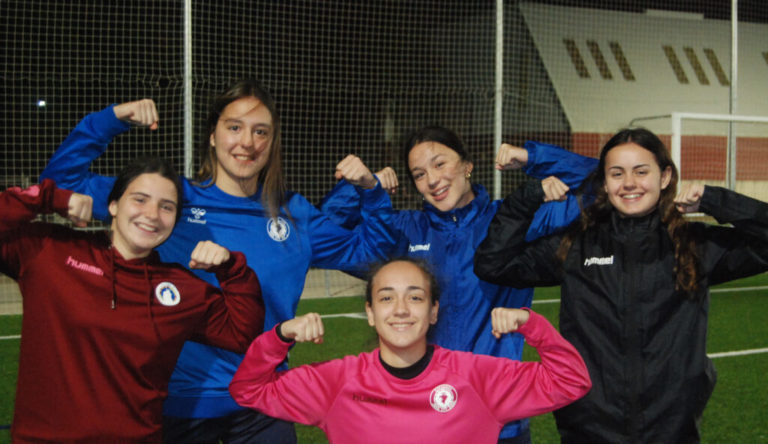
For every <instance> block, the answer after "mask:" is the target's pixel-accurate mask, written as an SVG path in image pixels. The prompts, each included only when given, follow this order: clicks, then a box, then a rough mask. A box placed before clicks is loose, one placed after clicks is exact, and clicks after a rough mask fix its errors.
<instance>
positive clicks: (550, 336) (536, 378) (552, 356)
mask: <svg viewBox="0 0 768 444" xmlns="http://www.w3.org/2000/svg"><path fill="white" fill-rule="evenodd" d="M518 332H519V333H521V334H523V335H524V336H525V341H526V343H528V344H529V345H531V346H533V347H535V348H536V350H537V351H538V352H539V356H540V357H541V362H531V361H528V362H520V361H515V360H511V359H506V358H496V357H490V358H487V357H485V356H483V357H478V358H480V359H479V360H478V361H479V363H481V365H482V367H480V366H478V368H477V371H474V372H472V373H471V374H472V376H473V385H475V387H477V388H478V390H479V391H480V392H481V393H482V394H483V397H484V398H485V399H486V401H487V403H488V406H489V408H490V409H491V411H492V412H493V414H494V415H495V416H496V417H497V418H498V419H499V420H500V422H502V423H507V422H510V421H513V420H517V419H521V418H528V417H531V416H536V415H540V414H542V413H546V412H550V411H552V410H555V409H558V408H561V407H564V406H566V405H568V404H570V403H572V402H573V401H575V400H577V399H579V398H581V397H583V396H584V395H586V394H587V392H589V390H590V388H592V382H591V380H590V378H589V372H588V371H587V366H586V364H585V363H584V360H583V359H582V358H581V355H579V352H578V351H576V349H575V348H574V347H573V345H571V344H570V343H569V342H568V341H566V340H565V339H564V338H563V337H562V336H560V333H558V332H557V330H555V328H554V327H553V326H552V325H551V324H550V323H549V322H548V321H547V320H546V318H544V317H543V316H541V315H539V314H537V313H534V312H531V316H530V318H529V319H528V322H526V323H525V325H523V326H522V327H520V329H519V330H518Z"/></svg>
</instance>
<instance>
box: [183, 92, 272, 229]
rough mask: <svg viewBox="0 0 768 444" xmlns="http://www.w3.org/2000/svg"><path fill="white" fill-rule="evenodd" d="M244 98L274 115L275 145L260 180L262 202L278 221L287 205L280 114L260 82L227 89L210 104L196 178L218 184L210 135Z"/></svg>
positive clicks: (215, 161)
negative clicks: (225, 113) (227, 111)
mask: <svg viewBox="0 0 768 444" xmlns="http://www.w3.org/2000/svg"><path fill="white" fill-rule="evenodd" d="M244 97H254V98H256V99H258V100H259V101H260V102H261V103H263V104H264V106H266V107H267V109H268V110H269V113H270V114H271V115H272V142H271V146H270V150H269V159H268V160H267V163H266V164H265V165H264V168H262V170H261V171H260V172H259V175H258V177H257V179H256V180H257V181H258V184H259V185H260V186H261V201H262V204H263V205H264V208H266V209H267V210H268V211H269V214H270V216H271V217H273V218H274V217H277V215H278V214H279V211H280V207H282V206H284V205H285V193H286V189H287V188H286V184H285V178H284V176H283V164H282V162H283V161H282V146H281V142H280V140H281V130H280V114H278V112H277V106H276V105H275V101H274V100H273V99H272V95H271V94H270V93H269V92H268V91H267V89H266V88H264V87H263V86H262V85H261V83H259V81H258V80H255V79H243V80H240V81H238V82H236V83H234V84H233V85H232V86H230V87H229V88H227V90H226V91H224V92H222V93H221V94H219V95H218V96H217V97H216V98H215V99H214V100H213V103H212V104H211V107H210V109H209V111H208V116H207V117H206V119H205V132H204V133H203V134H202V135H201V137H200V143H199V145H198V151H199V153H200V169H199V170H198V172H197V175H196V177H195V179H196V181H197V182H198V184H202V183H203V182H206V181H209V180H210V183H209V184H206V185H207V186H210V185H212V184H213V183H215V182H216V166H217V165H218V158H217V157H216V148H214V147H213V146H211V134H213V132H214V131H215V130H216V125H217V124H218V122H219V117H221V113H222V112H223V111H224V108H226V107H227V105H229V104H230V103H232V102H234V101H235V100H238V99H242V98H244Z"/></svg>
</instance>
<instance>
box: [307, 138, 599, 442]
mask: <svg viewBox="0 0 768 444" xmlns="http://www.w3.org/2000/svg"><path fill="white" fill-rule="evenodd" d="M403 148H404V150H403V157H404V159H403V160H404V161H405V164H406V165H408V168H409V173H410V174H409V175H410V176H411V178H412V179H413V183H414V184H415V185H416V187H417V189H418V191H419V192H420V193H421V194H422V196H423V197H424V206H423V209H422V210H401V211H389V212H388V214H386V215H385V216H383V217H384V219H385V220H386V222H387V224H388V225H389V226H390V228H391V229H392V230H393V235H394V236H395V238H396V242H397V247H396V251H394V252H393V254H394V255H400V256H406V255H407V256H410V257H414V258H421V259H424V260H426V261H427V262H428V263H430V265H431V266H432V267H433V270H434V272H435V274H436V276H437V278H438V283H439V285H440V288H441V289H442V298H441V301H440V316H439V317H438V322H437V324H436V326H435V328H434V329H433V330H432V333H431V337H430V341H431V343H434V344H437V345H440V346H442V347H445V348H449V349H452V350H462V351H471V352H473V353H479V354H485V355H491V356H503V357H507V358H511V359H517V360H520V359H521V358H522V353H523V337H522V336H520V335H506V336H504V337H502V338H501V339H500V340H496V339H495V338H494V337H493V336H492V335H489V334H488V332H489V331H491V318H490V312H491V310H492V309H493V307H515V308H519V307H530V305H531V299H532V296H533V289H530V288H528V289H515V288H511V287H506V286H500V285H494V284H491V283H488V282H484V281H481V280H480V279H479V278H478V277H477V276H475V274H474V272H473V271H472V268H473V265H472V262H473V257H474V254H475V249H476V248H477V246H478V245H479V244H480V242H481V241H482V240H483V239H484V238H485V236H486V233H487V231H488V225H489V224H490V222H491V219H492V218H493V216H494V215H495V214H496V210H497V209H498V208H499V205H500V204H501V201H500V200H497V201H493V200H491V199H490V197H489V196H488V193H487V192H486V190H485V188H484V187H483V186H482V185H479V184H471V183H470V181H469V178H470V176H471V171H472V167H473V165H472V162H471V161H470V160H469V159H468V154H467V152H466V150H465V148H464V144H463V142H462V141H461V139H460V138H459V137H458V136H457V135H456V134H455V133H454V132H452V131H450V130H448V129H446V128H442V127H425V128H422V129H420V130H417V131H416V132H414V133H413V134H411V135H410V136H408V137H407V138H406V142H405V145H404V147H403ZM504 149H513V148H512V147H511V146H508V145H506V144H505V145H504V146H502V153H503V152H504ZM517 150H519V151H522V150H520V149H519V148H517ZM525 154H527V155H526V156H524V157H527V164H525V172H526V173H527V174H529V175H532V176H534V177H539V178H543V177H546V176H550V175H557V176H559V175H563V176H564V178H565V179H564V182H565V183H566V184H567V185H569V186H570V187H571V188H574V187H575V186H577V185H578V184H579V183H580V182H581V181H582V180H583V179H584V178H585V177H586V175H587V174H589V173H590V172H591V171H592V170H593V169H594V168H595V166H596V165H597V160H596V159H592V158H587V157H582V156H579V155H577V154H573V153H569V152H566V154H565V155H564V154H563V150H562V149H561V148H557V147H553V146H551V145H546V144H541V143H535V142H528V143H526V144H525ZM501 156H502V154H500V158H501ZM518 160H519V159H518ZM507 163H508V162H507V161H506V160H505V161H502V165H503V164H507ZM523 163H525V160H524V159H523ZM502 165H499V166H498V167H501V166H502ZM321 209H322V210H323V212H325V213H326V214H328V215H329V217H331V218H332V219H334V220H335V221H336V222H338V223H340V224H342V225H344V226H347V227H352V226H354V225H355V224H356V223H357V222H358V221H359V216H358V215H359V209H360V198H359V194H358V193H357V192H356V191H355V187H353V186H352V185H351V184H349V183H348V182H347V181H345V180H342V181H340V182H339V183H338V184H337V185H336V187H335V188H334V189H333V190H332V191H331V192H330V193H329V194H328V195H327V196H326V197H325V199H324V200H323V202H322V203H321ZM578 215H579V207H578V203H577V202H576V200H575V198H573V197H571V196H570V195H569V197H568V200H566V201H565V202H552V203H549V204H546V205H544V206H543V207H542V209H541V210H540V211H539V212H538V213H537V214H536V221H534V223H532V224H531V229H530V230H529V232H528V239H530V240H533V239H536V238H538V237H540V236H542V235H545V234H548V233H551V232H553V231H554V230H556V229H558V228H562V227H566V226H567V225H568V224H569V223H570V222H571V221H573V220H574V219H575V218H576V217H577V216H578ZM500 438H501V439H510V438H516V440H515V441H509V442H526V441H528V440H529V438H528V423H527V420H525V421H519V422H515V423H512V424H508V425H507V426H506V427H505V428H504V430H502V433H501V435H500Z"/></svg>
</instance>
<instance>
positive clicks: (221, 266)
mask: <svg viewBox="0 0 768 444" xmlns="http://www.w3.org/2000/svg"><path fill="white" fill-rule="evenodd" d="M189 266H190V268H197V269H203V270H208V271H210V272H213V273H215V274H216V279H218V280H219V285H220V286H221V288H220V289H219V288H216V287H214V286H212V285H209V284H207V283H205V282H204V281H202V280H200V285H203V286H205V288H206V291H207V292H208V293H209V295H208V298H207V299H208V300H210V301H211V305H210V307H209V308H208V312H207V316H206V319H205V322H204V324H203V325H202V326H201V327H200V328H199V330H198V331H197V332H196V334H195V337H194V340H196V341H198V342H204V343H206V344H210V345H214V346H217V347H221V348H225V349H228V350H232V351H236V352H238V353H242V352H244V351H245V350H246V349H247V348H248V345H249V344H250V343H251V341H252V340H253V338H255V337H256V335H258V334H259V333H261V332H262V331H263V330H264V300H263V299H262V296H261V285H260V284H259V279H258V277H257V276H256V273H255V272H254V271H253V270H252V269H251V268H250V267H248V263H247V262H246V259H245V255H243V254H242V253H239V252H234V251H232V252H230V251H229V250H227V249H226V248H224V247H222V246H220V245H218V244H216V243H213V242H211V241H201V242H199V243H198V244H197V246H196V247H195V249H194V250H193V251H192V253H191V257H190V262H189ZM195 279H197V278H195Z"/></svg>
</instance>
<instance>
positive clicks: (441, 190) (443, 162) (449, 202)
mask: <svg viewBox="0 0 768 444" xmlns="http://www.w3.org/2000/svg"><path fill="white" fill-rule="evenodd" d="M408 168H409V169H410V170H411V176H412V177H413V182H414V184H416V189H417V190H419V193H421V195H422V196H424V199H425V200H426V201H427V202H429V203H430V204H431V205H432V206H434V207H435V208H437V209H438V210H440V211H451V210H453V209H456V208H461V207H463V206H465V205H467V204H469V203H470V202H472V199H474V198H475V194H474V193H473V192H472V185H471V184H470V182H469V178H468V177H467V176H468V175H469V173H470V172H471V171H472V163H471V162H466V161H464V160H462V159H461V158H460V157H459V155H458V153H456V151H454V150H452V149H450V148H448V147H447V146H445V145H443V144H441V143H438V142H422V143H419V144H418V145H415V146H414V147H413V148H411V151H410V152H409V153H408Z"/></svg>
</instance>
